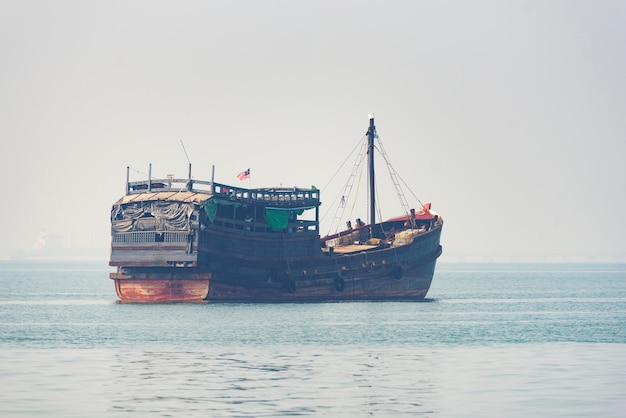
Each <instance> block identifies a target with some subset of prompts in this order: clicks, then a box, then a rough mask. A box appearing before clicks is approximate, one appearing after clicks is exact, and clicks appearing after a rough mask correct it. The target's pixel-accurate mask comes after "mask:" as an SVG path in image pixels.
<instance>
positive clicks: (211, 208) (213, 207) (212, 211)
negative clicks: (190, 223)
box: [202, 199, 241, 223]
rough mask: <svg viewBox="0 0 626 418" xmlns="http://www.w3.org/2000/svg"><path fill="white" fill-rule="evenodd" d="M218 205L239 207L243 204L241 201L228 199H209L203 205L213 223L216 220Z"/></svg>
mask: <svg viewBox="0 0 626 418" xmlns="http://www.w3.org/2000/svg"><path fill="white" fill-rule="evenodd" d="M217 205H224V206H235V207H239V206H241V203H235V202H229V201H228V200H221V199H209V200H207V201H206V202H204V203H203V204H202V207H204V211H205V212H206V214H207V216H208V217H209V220H210V221H211V223H213V221H214V220H215V215H217Z"/></svg>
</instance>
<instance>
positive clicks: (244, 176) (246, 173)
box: [237, 169, 250, 180]
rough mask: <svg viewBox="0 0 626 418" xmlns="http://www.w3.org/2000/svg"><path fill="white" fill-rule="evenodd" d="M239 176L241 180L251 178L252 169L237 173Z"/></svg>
mask: <svg viewBox="0 0 626 418" xmlns="http://www.w3.org/2000/svg"><path fill="white" fill-rule="evenodd" d="M237 178H238V179H239V180H245V179H249V178H250V169H247V170H245V171H242V172H241V173H239V174H237Z"/></svg>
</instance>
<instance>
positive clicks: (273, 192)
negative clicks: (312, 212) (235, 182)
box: [126, 178, 320, 207]
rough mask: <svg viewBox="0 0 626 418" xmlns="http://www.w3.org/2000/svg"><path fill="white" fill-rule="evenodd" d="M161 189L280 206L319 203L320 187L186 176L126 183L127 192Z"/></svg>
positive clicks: (156, 190) (316, 204) (136, 192)
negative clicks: (225, 181)
mask: <svg viewBox="0 0 626 418" xmlns="http://www.w3.org/2000/svg"><path fill="white" fill-rule="evenodd" d="M161 191H167V192H169V191H172V192H177V191H192V192H198V193H208V194H212V195H214V196H216V197H222V198H223V199H225V200H231V201H238V202H242V203H259V202H265V203H276V204H277V205H279V206H295V207H297V206H318V205H319V202H320V191H319V190H318V189H303V188H296V187H292V188H261V189H245V188H242V187H234V186H229V185H226V184H221V183H214V182H210V181H203V180H189V179H174V178H168V179H153V180H142V181H133V182H130V181H129V182H127V183H126V194H138V193H145V192H161Z"/></svg>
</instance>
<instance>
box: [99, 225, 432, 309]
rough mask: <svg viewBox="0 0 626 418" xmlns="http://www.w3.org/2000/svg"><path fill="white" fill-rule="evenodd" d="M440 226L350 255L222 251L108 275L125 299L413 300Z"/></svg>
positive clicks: (422, 288) (422, 291)
mask: <svg viewBox="0 0 626 418" xmlns="http://www.w3.org/2000/svg"><path fill="white" fill-rule="evenodd" d="M440 233H441V229H440V228H438V229H436V230H433V231H430V232H429V233H426V234H424V235H423V236H419V238H417V239H415V242H413V243H412V244H410V245H406V246H403V247H397V248H390V247H388V248H385V249H380V250H374V251H361V252H356V253H354V254H350V255H345V254H344V255H332V254H331V255H328V254H326V255H323V254H321V253H320V254H321V255H319V256H316V257H311V258H304V259H292V260H289V262H284V260H283V262H281V263H278V264H276V263H273V262H269V261H268V260H262V259H256V258H250V259H246V258H239V257H237V258H232V257H227V256H224V255H222V256H220V257H212V260H213V261H212V262H211V263H210V265H208V266H204V267H193V268H189V267H164V268H156V267H118V270H117V272H116V273H111V275H110V276H111V279H113V280H114V281H115V289H116V292H117V295H118V297H119V298H120V299H121V300H122V301H130V302H189V301H202V300H208V301H224V302H236V301H237V302H320V301H342V300H344V301H347V300H381V301H382V300H419V299H423V298H424V297H426V294H427V293H428V290H429V288H430V285H431V282H432V279H433V275H434V271H435V265H436V261H437V258H438V257H439V256H440V255H441V252H442V250H441V246H440V245H439V237H440Z"/></svg>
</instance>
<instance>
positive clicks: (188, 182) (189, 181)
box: [180, 139, 192, 190]
mask: <svg viewBox="0 0 626 418" xmlns="http://www.w3.org/2000/svg"><path fill="white" fill-rule="evenodd" d="M180 145H181V146H182V147H183V152H184V153H185V157H187V162H188V163H189V175H188V177H187V188H188V189H189V190H191V186H192V184H191V160H190V159H189V154H187V150H186V149H185V144H184V143H183V140H182V139H181V140H180Z"/></svg>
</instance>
